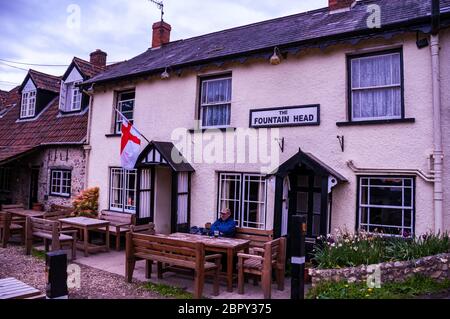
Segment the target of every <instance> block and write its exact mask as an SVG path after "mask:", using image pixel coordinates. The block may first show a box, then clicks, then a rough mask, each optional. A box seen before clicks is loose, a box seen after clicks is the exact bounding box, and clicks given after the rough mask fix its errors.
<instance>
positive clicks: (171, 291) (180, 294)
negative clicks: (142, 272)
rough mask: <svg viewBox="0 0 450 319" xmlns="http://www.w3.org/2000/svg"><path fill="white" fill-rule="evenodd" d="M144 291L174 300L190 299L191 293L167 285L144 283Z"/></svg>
mask: <svg viewBox="0 0 450 319" xmlns="http://www.w3.org/2000/svg"><path fill="white" fill-rule="evenodd" d="M144 289H146V290H148V291H151V292H155V293H158V294H160V295H161V296H164V297H168V298H174V299H192V298H193V296H192V294H191V293H189V292H187V291H186V290H184V289H181V288H177V287H172V286H169V285H162V284H153V283H146V284H145V285H144Z"/></svg>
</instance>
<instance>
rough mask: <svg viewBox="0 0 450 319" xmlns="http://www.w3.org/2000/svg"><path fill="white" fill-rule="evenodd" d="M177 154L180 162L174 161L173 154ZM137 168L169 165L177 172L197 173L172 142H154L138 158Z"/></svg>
mask: <svg viewBox="0 0 450 319" xmlns="http://www.w3.org/2000/svg"><path fill="white" fill-rule="evenodd" d="M173 151H175V152H177V154H178V156H179V158H178V159H179V160H174V159H173V157H172V152H173ZM137 163H138V164H137V166H146V165H158V164H159V165H168V166H170V167H171V168H172V169H173V170H174V171H175V172H180V173H183V172H195V169H194V168H193V167H192V166H191V164H189V162H188V161H187V160H186V158H185V157H184V156H183V155H182V154H181V152H180V151H179V150H178V149H177V148H176V147H175V145H174V144H173V143H171V142H156V141H152V142H151V143H150V144H149V145H148V146H147V147H146V148H145V149H144V151H143V152H142V153H141V155H140V156H139V158H138V161H137Z"/></svg>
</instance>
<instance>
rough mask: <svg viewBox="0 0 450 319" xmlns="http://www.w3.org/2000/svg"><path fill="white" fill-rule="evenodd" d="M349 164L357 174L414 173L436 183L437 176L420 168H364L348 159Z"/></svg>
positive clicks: (387, 174)
mask: <svg viewBox="0 0 450 319" xmlns="http://www.w3.org/2000/svg"><path fill="white" fill-rule="evenodd" d="M347 166H348V167H349V168H350V169H351V170H352V171H353V172H354V173H355V174H356V175H383V176H390V175H395V176H396V175H414V176H419V177H420V178H422V179H423V180H424V181H425V182H427V183H434V182H435V176H434V175H433V174H427V173H426V172H424V171H422V170H420V169H396V168H362V167H357V166H356V164H355V163H354V162H353V161H348V162H347Z"/></svg>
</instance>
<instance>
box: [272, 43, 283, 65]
mask: <svg viewBox="0 0 450 319" xmlns="http://www.w3.org/2000/svg"><path fill="white" fill-rule="evenodd" d="M281 57H282V54H281V52H280V49H279V48H278V47H275V49H273V55H272V57H271V58H270V64H272V65H279V64H281Z"/></svg>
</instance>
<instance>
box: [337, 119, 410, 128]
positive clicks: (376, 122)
mask: <svg viewBox="0 0 450 319" xmlns="http://www.w3.org/2000/svg"><path fill="white" fill-rule="evenodd" d="M415 122H416V119H415V118H406V119H395V120H373V121H353V122H338V123H336V125H337V126H339V127H345V126H361V125H381V124H407V123H415Z"/></svg>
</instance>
